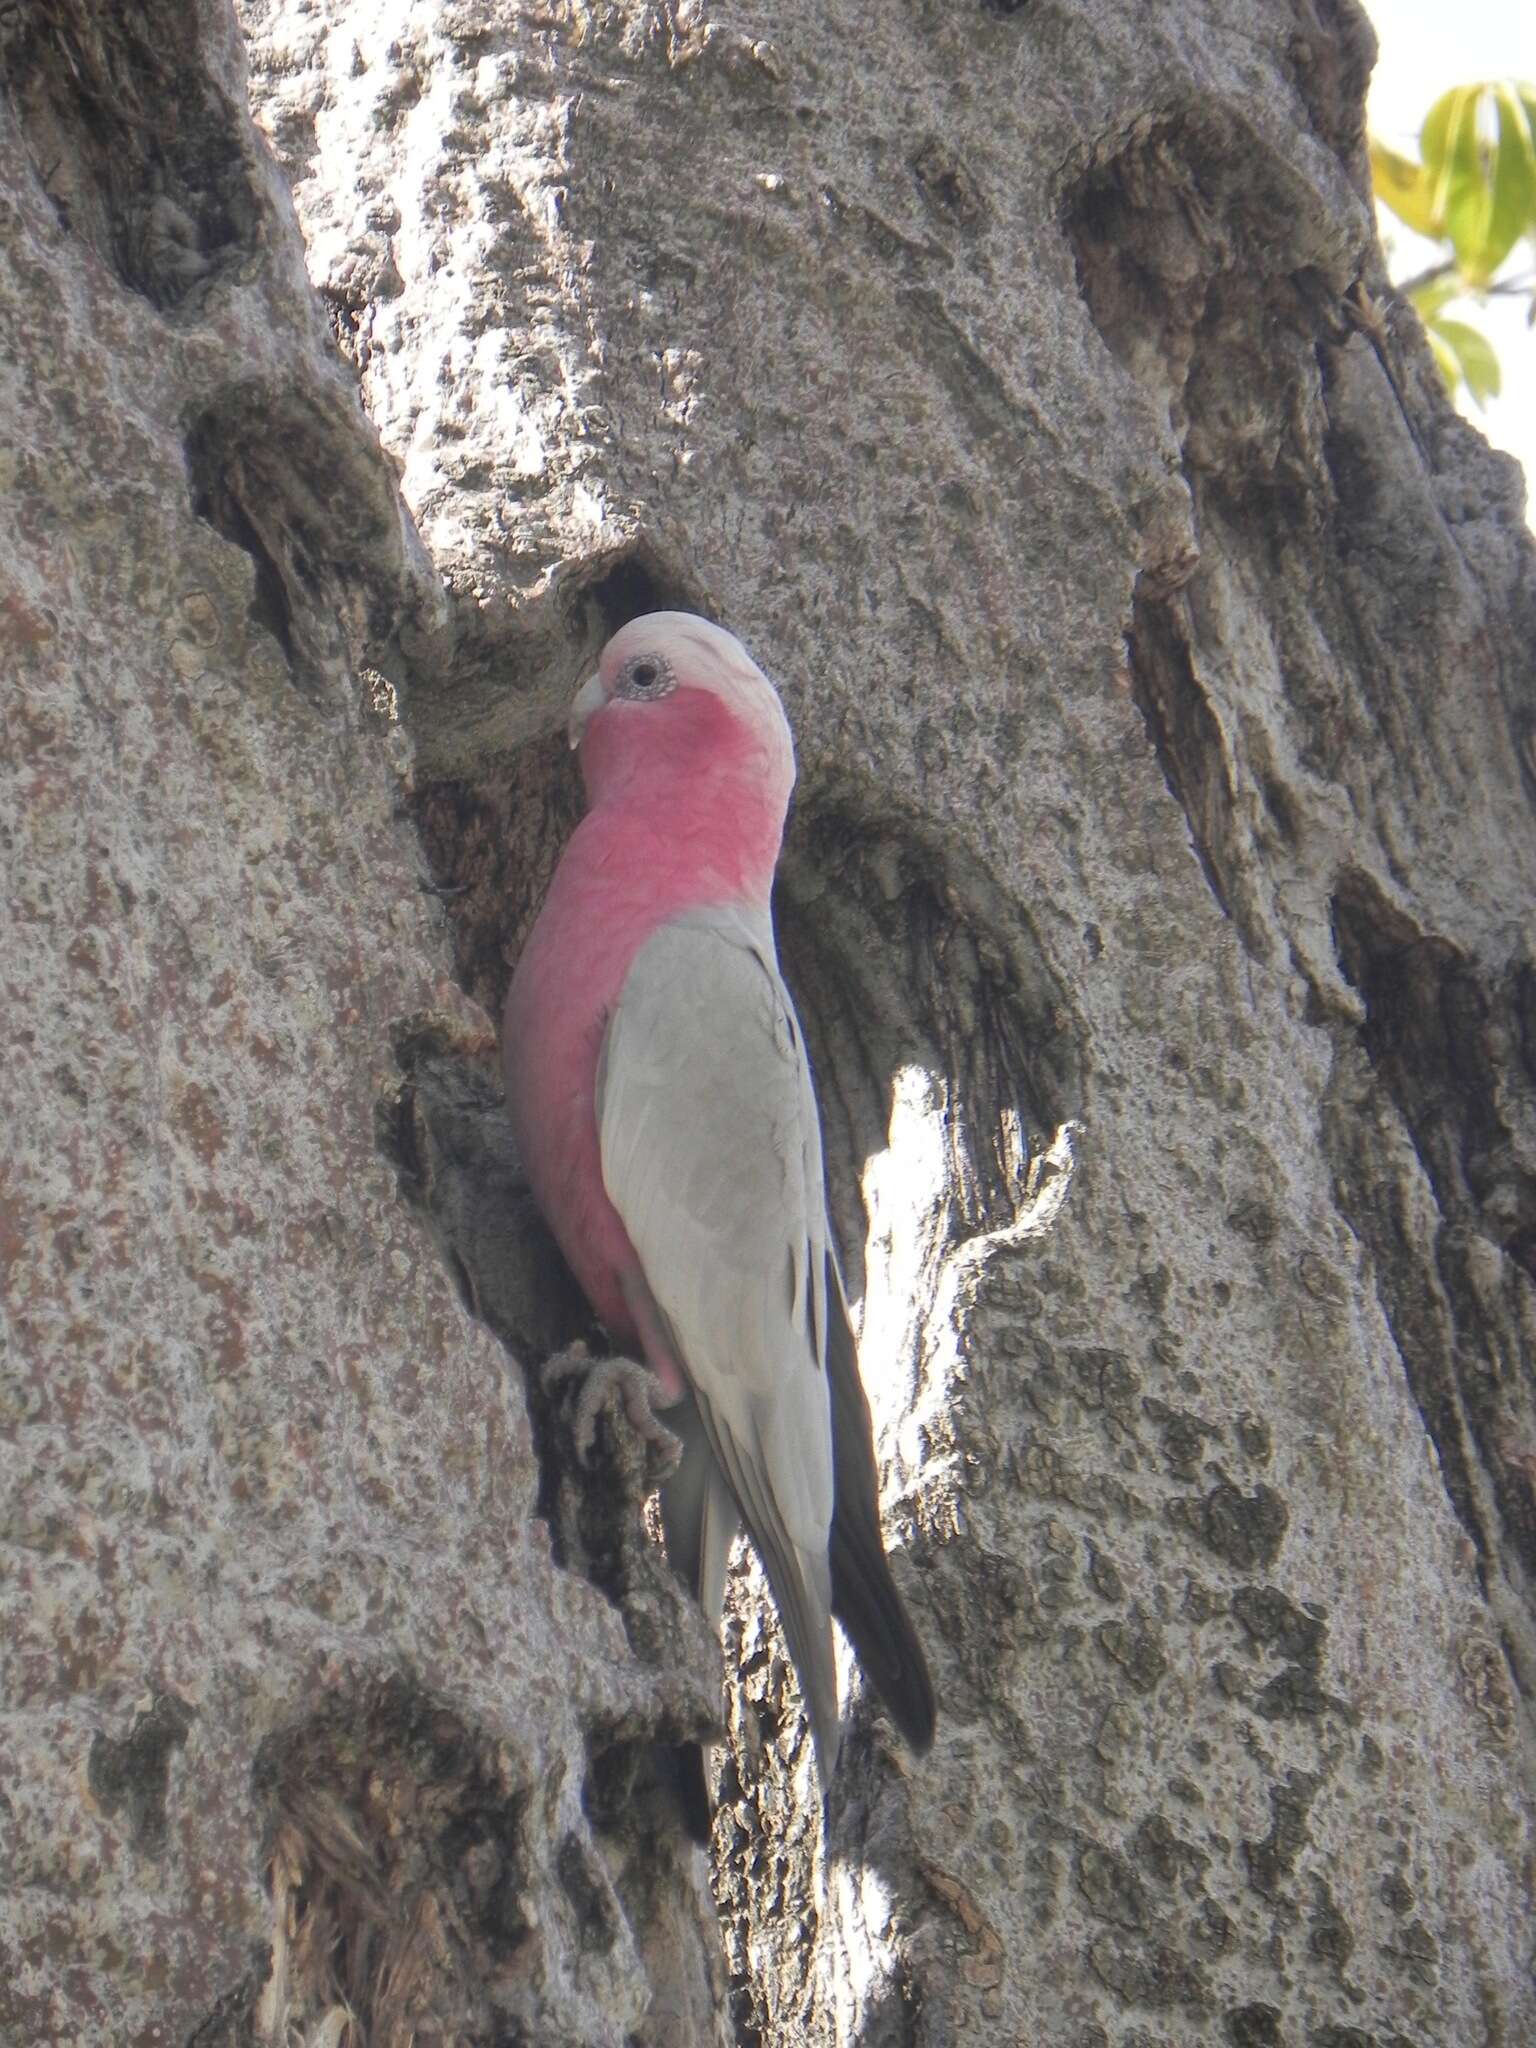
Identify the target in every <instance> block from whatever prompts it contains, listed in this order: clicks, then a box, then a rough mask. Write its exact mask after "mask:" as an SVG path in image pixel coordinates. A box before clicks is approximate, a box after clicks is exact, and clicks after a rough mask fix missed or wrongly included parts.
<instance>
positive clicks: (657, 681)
mask: <svg viewBox="0 0 1536 2048" xmlns="http://www.w3.org/2000/svg"><path fill="white" fill-rule="evenodd" d="M676 687H677V678H676V677H675V676H674V675H673V673H672V664H671V662H669V661H668V660H667V658H666V656H665V655H664V654H632V655H631V656H630V657H629V659H628V661H626V662H625V664H624V666H623V667H622V668H621V669H620V670H619V686H618V695H619V696H621V697H631V698H637V699H638V700H639V701H640V702H641V703H642V704H648V703H651V702H653V701H654V699H656V698H657V697H665V696H666V695H667V694H668V692H669V691H671V690H674V689H676Z"/></svg>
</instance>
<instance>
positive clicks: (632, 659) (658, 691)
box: [570, 612, 795, 817]
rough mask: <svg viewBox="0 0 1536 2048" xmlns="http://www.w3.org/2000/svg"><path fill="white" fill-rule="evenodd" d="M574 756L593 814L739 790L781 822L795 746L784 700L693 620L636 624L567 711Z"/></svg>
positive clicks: (719, 634)
mask: <svg viewBox="0 0 1536 2048" xmlns="http://www.w3.org/2000/svg"><path fill="white" fill-rule="evenodd" d="M570 733H571V744H572V746H580V748H581V765H582V773H583V776H584V778H585V780H586V784H587V794H588V797H589V799H590V801H591V802H592V803H594V804H597V803H601V802H603V801H605V800H607V799H609V798H610V797H613V796H617V795H618V794H620V793H621V792H622V791H623V790H626V789H629V788H632V787H635V786H642V787H644V788H645V789H646V790H647V791H648V792H650V793H652V794H656V793H659V792H660V790H661V789H662V788H664V787H665V788H670V789H671V790H673V791H680V790H681V789H682V788H684V787H688V786H692V785H697V784H699V783H705V784H712V785H719V784H722V783H724V782H741V783H742V784H744V785H745V786H747V787H750V788H751V789H752V790H753V792H754V793H755V794H756V795H757V797H758V798H759V800H766V801H767V802H768V803H769V804H770V805H774V804H776V805H777V806H778V809H779V813H780V816H781V817H782V813H783V809H784V806H785V805H787V803H788V801H789V792H790V790H791V788H792V787H793V784H794V779H795V756H794V745H793V742H792V741H791V738H790V732H789V721H788V720H787V719H786V718H785V716H784V707H783V706H782V705H781V704H780V702H779V696H778V692H777V691H776V690H775V689H774V687H773V685H772V683H770V682H769V680H768V678H767V677H766V676H765V675H764V674H763V672H762V670H761V669H760V668H759V667H758V666H757V664H756V662H754V661H753V659H752V657H751V655H750V654H748V652H747V650H746V649H745V648H744V647H743V646H742V644H741V642H740V641H739V640H738V639H737V638H736V637H735V635H734V634H732V633H727V632H726V631H725V629H724V627H723V626H714V625H711V624H710V622H709V621H708V620H707V619H700V618H695V617H694V615H693V614H692V613H691V612H649V613H647V614H646V615H645V617H643V618H639V619H631V620H630V622H629V624H628V625H627V626H624V627H622V628H621V629H620V630H619V631H618V632H617V633H615V634H614V636H613V638H612V639H611V640H610V641H609V642H608V645H607V646H606V647H605V648H604V649H603V654H602V660H601V662H600V663H599V665H598V670H597V674H596V675H594V676H592V677H590V678H589V679H588V681H587V682H586V683H585V684H584V685H583V687H582V689H581V690H580V692H579V693H578V694H577V697H576V700H575V702H574V703H573V704H572V706H571V720H570Z"/></svg>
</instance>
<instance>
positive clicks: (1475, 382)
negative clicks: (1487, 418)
mask: <svg viewBox="0 0 1536 2048" xmlns="http://www.w3.org/2000/svg"><path fill="white" fill-rule="evenodd" d="M1430 334H1431V337H1432V338H1433V339H1435V340H1439V341H1441V342H1443V343H1444V345H1445V346H1446V348H1448V349H1449V350H1450V352H1451V354H1452V355H1453V356H1454V357H1455V359H1456V368H1457V370H1458V372H1459V373H1460V376H1461V378H1462V379H1463V381H1464V382H1465V384H1466V387H1467V389H1468V391H1470V392H1471V394H1472V402H1473V404H1474V405H1476V407H1477V408H1478V410H1479V411H1481V410H1482V408H1483V407H1484V406H1485V405H1486V404H1487V402H1488V400H1489V399H1490V398H1497V397H1498V395H1499V391H1500V388H1501V386H1502V383H1503V378H1502V376H1501V374H1500V370H1499V358H1498V356H1497V354H1496V353H1495V352H1494V346H1493V343H1492V342H1491V341H1490V340H1489V339H1488V337H1487V335H1486V334H1482V333H1480V332H1479V331H1478V329H1477V328H1475V327H1469V326H1468V325H1467V323H1466V321H1465V320H1443V319H1441V320H1436V321H1435V323H1434V326H1433V327H1432V328H1431V329H1430ZM1435 353H1436V356H1437V358H1438V356H1439V350H1438V349H1437V350H1436V352H1435ZM1442 374H1443V368H1442ZM1454 388H1455V387H1454V385H1453V386H1452V389H1453V390H1454Z"/></svg>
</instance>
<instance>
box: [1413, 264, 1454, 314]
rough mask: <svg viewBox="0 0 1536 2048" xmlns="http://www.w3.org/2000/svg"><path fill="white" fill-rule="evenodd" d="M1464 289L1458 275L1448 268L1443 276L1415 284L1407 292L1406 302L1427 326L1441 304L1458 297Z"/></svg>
mask: <svg viewBox="0 0 1536 2048" xmlns="http://www.w3.org/2000/svg"><path fill="white" fill-rule="evenodd" d="M1465 290H1466V286H1465V285H1464V284H1463V283H1462V281H1461V279H1460V277H1459V276H1458V275H1457V274H1456V272H1455V271H1454V270H1450V271H1447V272H1446V274H1445V276H1444V277H1432V278H1429V279H1428V280H1427V281H1426V282H1425V283H1423V284H1416V285H1415V286H1414V288H1413V290H1412V291H1411V292H1409V293H1408V303H1409V305H1410V306H1412V307H1414V309H1415V310H1416V311H1417V313H1418V316H1419V318H1420V319H1421V320H1422V321H1423V322H1424V323H1425V325H1426V326H1428V324H1429V323H1430V321H1432V320H1433V319H1434V317H1435V315H1436V314H1437V313H1438V312H1439V310H1440V308H1441V307H1442V306H1448V305H1449V304H1450V302H1451V300H1452V299H1459V298H1460V297H1461V295H1462V293H1463V292H1464V291H1465Z"/></svg>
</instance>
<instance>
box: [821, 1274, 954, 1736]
mask: <svg viewBox="0 0 1536 2048" xmlns="http://www.w3.org/2000/svg"><path fill="white" fill-rule="evenodd" d="M827 1296H828V1300H829V1303H830V1308H831V1313H830V1316H829V1318H828V1321H829V1328H828V1331H827V1371H828V1377H829V1379H830V1381H831V1391H832V1451H833V1469H834V1475H835V1485H836V1495H835V1506H834V1508H833V1513H832V1541H831V1545H830V1561H831V1565H832V1612H833V1613H834V1614H835V1615H836V1616H837V1619H838V1620H839V1621H840V1622H841V1623H842V1625H843V1627H844V1628H845V1629H846V1630H847V1632H848V1640H849V1641H850V1642H851V1643H852V1644H853V1647H854V1652H855V1654H856V1655H857V1657H858V1660H859V1664H860V1666H861V1668H862V1669H863V1672H864V1675H865V1677H866V1678H868V1680H869V1682H870V1684H871V1685H872V1686H873V1687H874V1688H875V1691H876V1692H877V1693H879V1695H880V1697H881V1699H882V1700H883V1701H884V1702H885V1705H886V1708H887V1710H888V1711H889V1713H890V1716H891V1719H892V1720H893V1721H894V1722H895V1723H896V1726H897V1727H898V1728H899V1729H900V1730H901V1732H902V1734H903V1735H904V1736H905V1737H906V1739H907V1741H908V1742H909V1743H910V1744H911V1745H912V1747H913V1748H914V1749H915V1750H916V1751H917V1752H918V1754H919V1755H921V1754H922V1753H923V1752H924V1751H925V1750H928V1749H930V1748H931V1747H932V1746H933V1730H934V1723H935V1721H936V1719H937V1711H938V1710H937V1708H936V1706H935V1703H934V1697H933V1681H932V1679H931V1678H930V1677H929V1676H928V1660H927V1659H926V1658H925V1657H924V1655H923V1646H922V1644H921V1643H920V1642H919V1641H918V1640H917V1634H916V1631H915V1630H914V1629H913V1627H912V1623H911V1620H910V1618H909V1617H908V1614H907V1610H906V1608H905V1607H904V1606H903V1605H902V1603H901V1595H900V1594H899V1593H898V1592H897V1590H896V1582H895V1580H894V1579H893V1578H892V1577H891V1567H890V1565H889V1563H888V1562H887V1560H886V1555H885V1545H884V1543H883V1542H882V1541H881V1538H880V1493H879V1476H878V1474H877V1472H876V1470H875V1434H874V1429H873V1427H872V1425H871V1423H870V1419H869V1402H868V1401H867V1400H866V1398H865V1395H864V1388H863V1385H862V1383H861V1382H860V1379H859V1366H858V1355H857V1353H856V1351H855V1349H854V1343H853V1331H852V1330H851V1329H850V1327H849V1324H848V1311H847V1308H846V1306H845V1305H844V1302H843V1289H842V1282H841V1279H840V1278H839V1276H838V1273H837V1268H836V1266H835V1265H834V1263H833V1262H832V1260H831V1259H830V1258H829V1259H828V1261H827Z"/></svg>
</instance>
